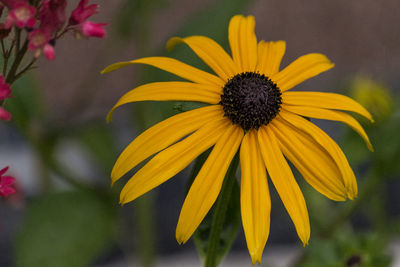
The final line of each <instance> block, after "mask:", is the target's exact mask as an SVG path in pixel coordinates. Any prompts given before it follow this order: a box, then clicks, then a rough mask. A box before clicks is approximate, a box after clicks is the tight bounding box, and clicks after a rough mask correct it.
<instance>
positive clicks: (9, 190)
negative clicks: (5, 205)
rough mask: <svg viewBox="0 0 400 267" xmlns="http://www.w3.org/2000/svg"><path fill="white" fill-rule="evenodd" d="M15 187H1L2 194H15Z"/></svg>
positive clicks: (0, 194)
mask: <svg viewBox="0 0 400 267" xmlns="http://www.w3.org/2000/svg"><path fill="white" fill-rule="evenodd" d="M14 193H15V189H14V188H12V187H6V188H0V196H2V197H6V196H8V195H11V194H14Z"/></svg>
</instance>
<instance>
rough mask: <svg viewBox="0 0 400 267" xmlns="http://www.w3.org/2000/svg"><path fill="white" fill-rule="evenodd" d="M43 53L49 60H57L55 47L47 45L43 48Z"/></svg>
mask: <svg viewBox="0 0 400 267" xmlns="http://www.w3.org/2000/svg"><path fill="white" fill-rule="evenodd" d="M43 53H44V55H45V56H46V58H47V59H48V60H54V59H55V58H56V52H55V51H54V46H52V45H51V44H46V45H45V46H44V48H43Z"/></svg>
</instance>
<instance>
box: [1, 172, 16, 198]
mask: <svg viewBox="0 0 400 267" xmlns="http://www.w3.org/2000/svg"><path fill="white" fill-rule="evenodd" d="M7 170H8V166H7V167H5V168H3V169H2V170H0V196H2V197H6V196H8V195H11V194H14V193H15V189H14V188H13V187H12V186H11V185H13V184H14V182H15V179H14V177H11V176H5V175H4V174H5V173H6V172H7Z"/></svg>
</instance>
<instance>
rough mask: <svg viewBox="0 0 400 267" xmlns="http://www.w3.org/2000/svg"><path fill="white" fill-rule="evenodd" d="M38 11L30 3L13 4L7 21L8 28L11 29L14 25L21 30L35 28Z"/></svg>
mask: <svg viewBox="0 0 400 267" xmlns="http://www.w3.org/2000/svg"><path fill="white" fill-rule="evenodd" d="M35 14H36V9H35V8H34V7H33V6H31V5H29V4H28V3H23V2H20V1H18V3H16V4H13V6H12V9H11V10H10V14H9V15H8V17H7V19H6V28H11V27H12V26H13V25H14V24H15V25H17V27H19V28H24V27H33V26H35Z"/></svg>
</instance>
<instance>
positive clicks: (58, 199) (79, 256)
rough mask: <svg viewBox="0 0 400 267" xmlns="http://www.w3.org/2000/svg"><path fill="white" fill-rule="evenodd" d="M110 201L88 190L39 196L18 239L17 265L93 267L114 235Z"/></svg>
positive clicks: (22, 266) (21, 266)
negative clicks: (93, 263)
mask: <svg viewBox="0 0 400 267" xmlns="http://www.w3.org/2000/svg"><path fill="white" fill-rule="evenodd" d="M107 200H108V199H102V198H100V197H99V196H97V195H93V194H91V193H88V192H84V191H80V192H65V193H54V194H50V195H47V196H42V197H38V198H37V199H35V200H34V201H33V202H32V203H31V204H29V205H28V211H27V215H26V218H25V221H24V224H23V225H22V229H21V232H20V234H19V236H18V239H17V244H16V266H19V267H26V266H29V267H36V266H38V267H54V266H57V267H64V266H65V267H71V266H74V267H79V266H89V265H90V263H92V262H93V260H94V259H96V257H97V256H98V255H99V254H100V253H101V252H103V251H104V249H105V248H107V247H108V246H109V243H110V241H111V239H112V237H113V225H114V221H115V214H114V210H113V209H112V207H111V206H110V205H109V203H108V201H107Z"/></svg>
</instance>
